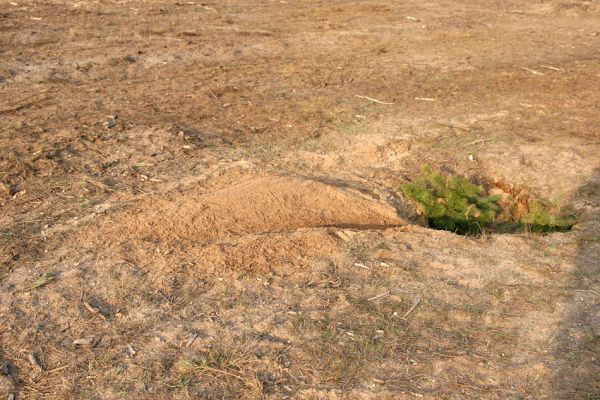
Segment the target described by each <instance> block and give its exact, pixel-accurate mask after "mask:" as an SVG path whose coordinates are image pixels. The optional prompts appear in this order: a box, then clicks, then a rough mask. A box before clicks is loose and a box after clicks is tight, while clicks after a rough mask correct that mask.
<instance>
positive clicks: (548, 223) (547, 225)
mask: <svg viewBox="0 0 600 400" xmlns="http://www.w3.org/2000/svg"><path fill="white" fill-rule="evenodd" d="M557 214H558V212H554V213H553V212H550V211H549V210H548V208H547V207H546V206H544V205H543V204H542V203H540V202H537V201H536V202H534V203H533V206H532V207H531V211H530V212H529V213H527V214H525V215H524V216H523V218H521V223H522V224H524V225H525V227H526V229H527V230H528V231H529V232H536V233H548V232H564V231H568V230H569V229H571V227H572V226H573V225H574V224H575V223H576V222H577V218H576V217H575V216H572V215H567V216H560V215H557Z"/></svg>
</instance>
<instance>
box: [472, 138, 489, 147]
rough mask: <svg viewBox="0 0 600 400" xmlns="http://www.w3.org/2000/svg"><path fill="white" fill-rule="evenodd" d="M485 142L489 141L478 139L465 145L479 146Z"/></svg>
mask: <svg viewBox="0 0 600 400" xmlns="http://www.w3.org/2000/svg"><path fill="white" fill-rule="evenodd" d="M486 140H489V139H481V138H479V139H477V140H473V141H472V142H469V143H467V146H469V145H471V144H475V143H481V144H484V143H485V141H486Z"/></svg>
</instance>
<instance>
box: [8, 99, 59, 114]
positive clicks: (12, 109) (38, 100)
mask: <svg viewBox="0 0 600 400" xmlns="http://www.w3.org/2000/svg"><path fill="white" fill-rule="evenodd" d="M48 99H49V97H48V96H44V97H41V98H39V99H35V100H31V101H28V102H26V103H22V104H19V105H16V106H13V107H8V108H3V109H0V114H2V113H6V112H12V111H19V110H20V109H22V108H25V107H30V106H32V105H34V104H36V103H40V102H42V101H44V100H48Z"/></svg>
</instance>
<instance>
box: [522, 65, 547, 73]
mask: <svg viewBox="0 0 600 400" xmlns="http://www.w3.org/2000/svg"><path fill="white" fill-rule="evenodd" d="M521 69H522V70H524V71H527V72H531V73H532V74H534V75H546V74H544V73H543V72H540V71H536V70H535V69H531V68H527V67H521Z"/></svg>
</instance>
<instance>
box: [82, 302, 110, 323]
mask: <svg viewBox="0 0 600 400" xmlns="http://www.w3.org/2000/svg"><path fill="white" fill-rule="evenodd" d="M83 305H84V306H85V308H87V309H88V311H89V312H91V313H92V314H94V315H95V316H97V317H99V318H101V319H103V320H104V321H106V317H105V316H104V314H102V313H101V312H100V310H98V309H97V308H95V307H92V305H91V304H90V303H88V302H87V301H84V302H83Z"/></svg>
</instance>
